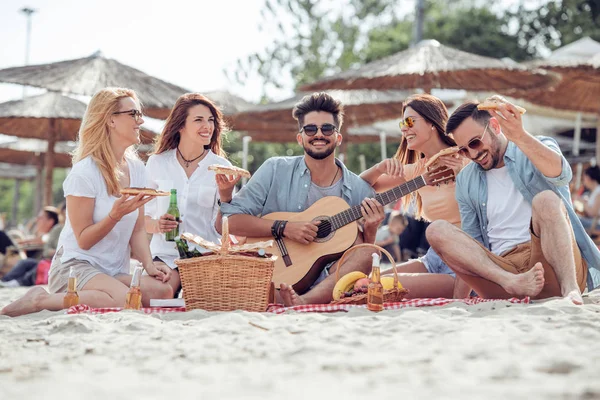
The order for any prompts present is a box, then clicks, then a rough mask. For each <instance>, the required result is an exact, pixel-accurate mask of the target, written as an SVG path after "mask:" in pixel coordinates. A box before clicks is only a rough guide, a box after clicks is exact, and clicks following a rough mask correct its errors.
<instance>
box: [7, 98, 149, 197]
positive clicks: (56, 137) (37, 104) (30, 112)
mask: <svg viewBox="0 0 600 400" xmlns="http://www.w3.org/2000/svg"><path fill="white" fill-rule="evenodd" d="M85 108H86V105H85V104H84V103H82V102H80V101H79V100H75V99H72V98H70V97H66V96H63V95H61V94H59V93H55V92H48V93H44V94H41V95H38V96H33V97H26V98H24V99H21V100H13V101H7V102H5V103H0V132H3V133H5V134H7V135H12V136H18V137H20V138H33V139H42V140H45V141H47V146H46V149H45V150H44V151H43V153H45V157H44V167H45V169H46V176H45V186H44V187H45V190H44V198H43V202H44V205H48V204H50V202H51V201H52V173H53V169H54V166H55V165H56V164H55V163H56V162H57V157H56V156H55V153H56V148H55V145H56V143H57V142H63V141H74V140H76V139H77V133H78V131H79V126H80V125H81V118H82V117H83V114H84V112H85ZM154 136H155V135H154V133H152V132H149V131H148V130H146V129H144V130H142V133H141V139H142V142H145V143H149V142H151V141H152V140H153V139H154ZM13 150H15V149H14V148H13ZM0 160H2V158H0ZM69 165H70V162H69Z"/></svg>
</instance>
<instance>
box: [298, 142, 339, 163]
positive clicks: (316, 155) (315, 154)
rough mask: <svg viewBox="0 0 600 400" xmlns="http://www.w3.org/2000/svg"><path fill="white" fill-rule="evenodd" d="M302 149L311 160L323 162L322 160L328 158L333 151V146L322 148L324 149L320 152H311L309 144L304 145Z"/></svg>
mask: <svg viewBox="0 0 600 400" xmlns="http://www.w3.org/2000/svg"><path fill="white" fill-rule="evenodd" d="M329 144H330V143H329ZM329 144H328V145H329ZM302 147H304V151H305V152H306V154H308V155H309V156H310V157H311V158H313V159H315V160H323V159H325V158H327V157H329V156H330V155H331V154H332V153H333V152H334V151H335V145H334V146H330V147H326V148H324V149H322V150H320V151H315V150H313V149H312V148H311V147H310V144H305V145H304V146H302Z"/></svg>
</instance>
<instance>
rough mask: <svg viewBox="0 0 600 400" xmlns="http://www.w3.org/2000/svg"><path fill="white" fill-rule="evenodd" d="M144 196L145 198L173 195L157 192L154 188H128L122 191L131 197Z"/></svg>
mask: <svg viewBox="0 0 600 400" xmlns="http://www.w3.org/2000/svg"><path fill="white" fill-rule="evenodd" d="M140 193H141V194H143V195H144V196H169V195H170V194H171V193H169V192H163V191H162V190H156V189H152V188H146V187H144V188H139V187H127V188H124V189H121V194H127V195H130V196H137V195H138V194H140Z"/></svg>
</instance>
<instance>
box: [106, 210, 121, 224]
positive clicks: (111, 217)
mask: <svg viewBox="0 0 600 400" xmlns="http://www.w3.org/2000/svg"><path fill="white" fill-rule="evenodd" d="M108 217H109V218H110V219H112V220H113V221H115V222H119V221H120V219H116V218H115V217H113V216H112V215H110V212H109V213H108Z"/></svg>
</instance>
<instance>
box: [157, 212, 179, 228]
mask: <svg viewBox="0 0 600 400" xmlns="http://www.w3.org/2000/svg"><path fill="white" fill-rule="evenodd" d="M180 223H181V220H178V219H177V218H176V217H175V216H174V215H171V214H169V213H167V214H163V215H161V216H160V218H159V219H158V230H159V232H160V233H165V232H169V231H172V230H173V229H175V228H177V227H178V226H179V224H180Z"/></svg>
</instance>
